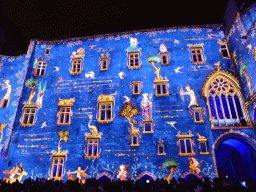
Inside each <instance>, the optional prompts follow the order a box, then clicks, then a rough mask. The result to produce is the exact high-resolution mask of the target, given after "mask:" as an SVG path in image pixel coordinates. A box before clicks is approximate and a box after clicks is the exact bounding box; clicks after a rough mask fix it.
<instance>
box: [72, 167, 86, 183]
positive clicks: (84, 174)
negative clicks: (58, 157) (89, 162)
mask: <svg viewBox="0 0 256 192" xmlns="http://www.w3.org/2000/svg"><path fill="white" fill-rule="evenodd" d="M87 169H88V166H87V167H86V169H85V170H84V171H83V170H82V169H81V167H78V168H77V170H76V171H73V172H70V170H69V171H68V172H67V175H68V180H73V181H74V180H76V179H75V177H74V176H72V175H70V174H76V178H77V179H78V180H79V182H80V181H81V177H85V178H86V177H89V175H88V174H87V173H85V172H86V170H87Z"/></svg>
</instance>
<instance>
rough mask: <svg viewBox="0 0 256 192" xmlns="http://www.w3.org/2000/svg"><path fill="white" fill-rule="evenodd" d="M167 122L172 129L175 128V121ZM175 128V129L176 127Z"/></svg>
mask: <svg viewBox="0 0 256 192" xmlns="http://www.w3.org/2000/svg"><path fill="white" fill-rule="evenodd" d="M166 123H167V124H169V125H171V126H172V127H173V128H174V129H176V127H175V126H174V124H176V123H177V122H176V121H171V122H166ZM176 130H177V129H176Z"/></svg>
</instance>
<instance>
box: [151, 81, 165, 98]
mask: <svg viewBox="0 0 256 192" xmlns="http://www.w3.org/2000/svg"><path fill="white" fill-rule="evenodd" d="M168 82H169V81H168V80H156V81H154V88H155V96H157V97H159V96H169V83H168ZM158 85H160V86H161V87H160V88H161V93H160V94H159V93H158V92H157V86H158ZM163 85H165V87H166V88H165V89H166V93H163Z"/></svg>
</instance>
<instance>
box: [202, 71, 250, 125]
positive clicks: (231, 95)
mask: <svg viewBox="0 0 256 192" xmlns="http://www.w3.org/2000/svg"><path fill="white" fill-rule="evenodd" d="M218 73H219V74H218ZM203 91H204V96H205V97H206V99H207V105H208V108H209V114H210V120H211V125H212V128H214V127H229V126H235V127H241V126H248V125H251V123H250V120H249V116H248V114H247V111H246V108H245V107H244V101H243V97H242V94H241V91H240V88H239V85H238V83H237V81H235V79H234V78H233V77H231V76H229V75H228V74H227V73H226V72H224V71H220V70H219V71H218V72H217V73H215V74H214V75H212V77H210V78H208V80H207V82H206V85H205V87H204V89H203Z"/></svg>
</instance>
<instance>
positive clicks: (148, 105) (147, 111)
mask: <svg viewBox="0 0 256 192" xmlns="http://www.w3.org/2000/svg"><path fill="white" fill-rule="evenodd" d="M142 96H143V99H142V101H141V103H140V107H141V108H142V111H143V113H142V117H143V118H144V120H149V119H152V102H151V99H152V94H150V95H149V99H148V94H147V93H144V94H142Z"/></svg>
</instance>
